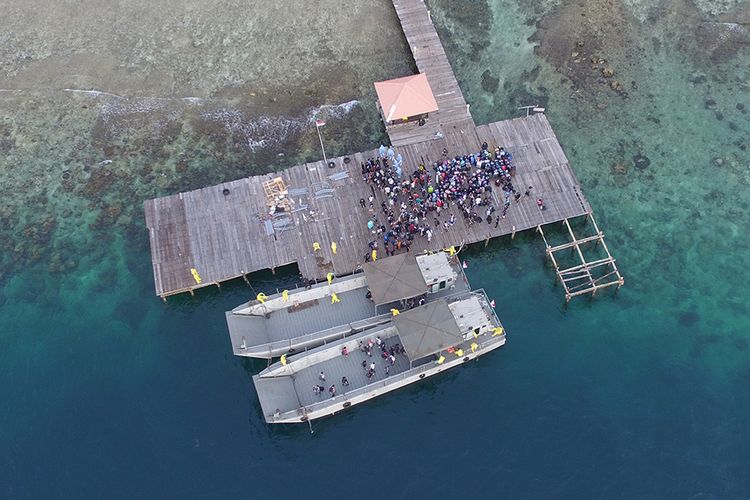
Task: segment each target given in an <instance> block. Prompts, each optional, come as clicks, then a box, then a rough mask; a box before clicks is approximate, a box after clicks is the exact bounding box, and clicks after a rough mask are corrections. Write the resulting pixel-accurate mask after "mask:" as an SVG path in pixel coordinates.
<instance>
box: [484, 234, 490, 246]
mask: <svg viewBox="0 0 750 500" xmlns="http://www.w3.org/2000/svg"><path fill="white" fill-rule="evenodd" d="M489 244H490V235H489V234H488V235H487V239H486V240H484V248H487V245H489Z"/></svg>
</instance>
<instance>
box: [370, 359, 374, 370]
mask: <svg viewBox="0 0 750 500" xmlns="http://www.w3.org/2000/svg"><path fill="white" fill-rule="evenodd" d="M370 370H372V371H375V362H374V361H373V362H372V363H370Z"/></svg>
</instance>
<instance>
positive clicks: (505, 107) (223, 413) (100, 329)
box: [0, 0, 750, 498]
mask: <svg viewBox="0 0 750 500" xmlns="http://www.w3.org/2000/svg"><path fill="white" fill-rule="evenodd" d="M274 5H275V7H272V8H270V7H268V6H267V5H266V3H264V2H249V3H248V2H243V3H240V2H232V1H228V0H217V1H214V2H208V3H206V2H197V1H188V2H185V1H183V2H169V3H166V4H165V3H160V4H159V5H158V6H155V5H152V4H151V3H148V2H136V3H128V4H127V5H126V4H122V5H120V4H111V3H107V2H101V1H97V0H92V1H90V2H86V3H84V4H81V7H76V8H71V7H70V6H69V5H67V4H65V5H63V4H61V5H59V6H51V7H50V6H48V5H46V3H44V4H43V3H41V2H31V3H28V2H23V3H22V2H12V4H11V5H9V6H7V7H8V8H7V9H6V10H7V12H9V14H8V15H7V16H4V17H3V18H2V19H0V33H1V34H0V41H2V42H3V43H0V61H3V62H2V66H0V88H1V89H3V90H2V91H0V111H2V113H1V114H0V116H2V120H1V121H0V175H2V177H1V178H2V183H0V193H2V195H3V198H4V200H6V201H5V203H4V205H3V207H0V276H1V277H0V286H1V287H2V289H0V318H2V323H3V328H2V331H1V333H0V339H2V349H0V363H1V364H2V367H3V369H2V374H3V375H2V377H0V396H1V397H2V400H3V402H4V404H3V405H2V408H1V409H0V424H1V425H0V449H2V450H3V451H2V452H1V453H0V471H1V472H0V491H2V494H3V496H4V497H7V498H57V497H100V496H103V495H106V496H107V497H123V498H132V497H134V496H138V497H156V496H183V497H208V496H211V497H228V496H230V495H243V496H252V497H257V496H269V495H277V496H282V497H286V496H292V495H297V494H302V490H300V488H306V489H305V490H304V494H305V495H306V496H324V495H325V496H329V495H330V494H331V493H334V494H340V495H348V494H351V493H352V492H353V491H356V492H357V494H358V495H364V496H367V497H371V496H372V497H374V496H382V495H384V494H387V495H388V496H394V495H396V496H398V497H406V496H410V497H423V496H427V495H431V496H433V495H440V496H447V495H462V496H468V495H481V496H491V495H492V496H495V494H496V493H494V492H502V493H503V494H505V495H506V496H509V497H528V498H540V497H563V496H565V497H572V496H576V497H595V498H601V497H614V496H619V497H634V496H638V497H653V498H666V497H673V498H684V497H686V496H696V495H702V496H708V497H712V498H738V497H747V496H748V491H750V480H748V479H747V474H746V473H745V472H744V471H745V469H746V468H747V463H748V461H750V444H749V443H750V434H749V433H748V429H747V415H748V414H750V396H749V395H748V391H747V390H746V388H747V383H748V382H749V381H750V350H749V349H748V346H750V334H748V326H750V325H749V324H748V320H747V305H746V303H747V296H748V294H747V292H746V288H747V287H746V285H745V283H746V282H747V280H748V277H749V276H748V271H747V269H748V264H750V262H748V261H749V260H750V252H749V250H750V237H749V236H748V233H747V231H746V229H745V228H746V227H747V224H748V222H750V221H749V220H748V219H749V218H750V216H749V215H748V203H750V191H749V190H748V182H749V181H750V157H749V155H748V153H747V137H748V136H750V122H749V118H748V115H747V110H746V109H745V108H747V107H749V106H750V99H748V83H747V82H748V81H750V80H749V79H748V76H749V75H748V72H749V68H750V54H748V43H747V41H748V34H747V28H746V26H747V21H748V18H749V17H750V16H749V14H748V12H749V9H750V6H749V5H748V3H747V2H731V1H725V2H701V3H697V2H696V3H695V4H693V3H684V2H679V1H678V2H658V1H655V0H654V1H650V2H645V1H644V2H635V1H632V0H630V1H625V0H623V1H622V2H616V1H594V2H586V3H585V4H583V5H581V4H577V3H570V2H545V1H541V0H540V1H536V2H531V3H528V2H513V1H510V0H502V1H501V0H492V1H487V2H484V1H476V2H474V1H468V0H465V1H460V2H457V1H449V0H433V1H431V2H430V9H431V11H432V14H433V19H435V20H436V23H437V24H438V26H439V28H440V33H441V36H442V37H443V40H444V42H445V45H446V50H447V52H448V56H449V58H450V59H451V62H452V64H453V65H454V68H455V69H456V71H457V74H458V75H459V79H460V83H461V86H462V89H463V90H464V93H465V94H466V95H467V98H468V100H469V101H470V102H471V104H472V113H473V114H474V116H475V118H476V119H477V121H478V122H488V121H492V120H498V119H503V118H508V117H511V116H517V115H518V114H519V113H520V111H518V109H517V108H518V107H520V106H524V105H530V104H535V105H537V104H538V105H541V106H544V107H546V108H547V114H548V116H549V118H550V121H551V122H552V124H553V126H554V128H555V130H556V132H557V135H558V137H559V139H560V140H561V142H562V143H563V145H564V147H565V150H566V152H567V154H568V157H569V159H570V161H571V163H572V165H573V168H574V170H575V171H576V173H577V174H578V177H579V179H580V181H581V184H582V186H583V188H584V192H585V193H586V196H587V197H588V199H589V201H590V202H591V204H592V206H593V207H594V210H595V214H596V216H597V221H598V222H599V224H600V225H601V226H602V228H603V229H604V231H605V233H606V235H607V242H608V244H609V246H610V249H611V250H612V252H613V254H614V256H615V257H616V258H617V259H618V263H619V266H620V268H621V270H622V272H623V273H624V275H625V277H626V286H625V287H624V288H622V290H621V291H620V293H619V294H618V295H617V296H613V294H610V293H605V294H602V296H598V297H597V298H596V299H594V300H589V299H586V298H583V299H579V300H575V301H573V302H572V303H571V304H570V305H569V306H568V307H565V305H564V301H563V296H562V291H561V289H560V287H559V286H557V287H556V286H554V285H553V279H554V274H553V272H552V270H551V268H549V267H548V266H547V265H546V263H545V261H544V252H543V247H542V242H541V240H540V238H538V237H537V236H536V235H534V234H533V233H529V234H523V235H519V236H517V237H516V239H515V240H513V241H510V240H499V241H494V242H492V243H491V244H490V245H489V247H487V248H482V246H481V245H479V246H478V247H477V248H472V249H469V250H468V251H467V252H466V256H465V258H466V260H467V261H468V262H469V269H468V270H467V271H468V275H469V278H470V280H471V281H472V284H473V285H474V286H476V287H483V288H485V289H486V290H487V291H488V293H489V294H490V296H491V297H493V298H495V300H496V301H497V311H498V314H499V315H500V316H501V318H502V320H503V322H504V323H505V325H506V328H507V330H508V332H509V339H508V344H507V345H506V346H505V347H504V348H503V349H501V350H499V351H497V352H495V353H493V354H492V355H491V356H487V357H484V358H482V359H480V360H479V361H477V362H476V363H473V364H472V365H470V366H467V367H465V368H464V369H461V370H454V371H452V372H450V373H446V374H444V375H442V376H440V377H438V378H437V379H435V380H430V381H427V382H426V383H423V384H421V385H419V386H417V387H411V388H407V389H405V390H403V391H400V392H398V393H396V394H393V395H390V396H388V397H385V398H381V399H380V400H377V401H374V402H372V403H370V404H366V405H363V406H361V407H358V408H355V409H353V411H350V412H348V413H345V414H342V415H339V416H336V417H334V418H331V419H327V420H324V421H321V422H318V423H316V424H315V425H314V428H315V434H314V435H312V436H311V435H310V434H309V430H308V428H307V427H303V426H291V427H269V426H267V425H266V424H264V423H263V418H262V415H261V414H260V409H259V405H258V402H257V398H256V396H255V394H254V390H253V388H252V383H251V380H250V378H251V376H252V374H253V373H257V372H258V371H259V370H260V369H262V368H263V367H264V366H265V364H264V363H262V362H248V361H243V360H240V359H238V358H236V357H234V356H232V355H231V349H230V345H229V342H228V336H227V333H226V327H225V324H224V318H223V311H224V310H225V309H227V308H230V307H233V306H235V305H237V304H238V303H240V302H243V301H245V300H247V297H248V296H249V295H250V294H251V293H252V292H251V290H250V289H249V288H248V287H247V286H246V285H245V284H244V283H243V282H239V283H234V282H233V283H229V284H226V285H223V286H222V289H221V290H215V289H206V290H201V291H199V292H198V293H197V294H196V297H195V298H191V297H189V296H184V297H182V296H181V297H175V298H172V299H170V300H169V302H168V303H167V304H166V305H165V304H163V303H162V302H161V301H160V300H158V299H156V298H155V297H154V295H153V281H152V275H151V265H150V256H149V249H148V238H147V235H146V233H145V229H144V225H143V222H142V208H141V206H142V205H141V203H142V201H143V200H144V199H146V198H148V197H151V196H157V195H162V194H168V193H173V192H177V191H180V190H184V189H190V188H195V187H200V186H203V185H206V184H209V183H215V182H219V181H221V180H226V179H233V178H237V177H240V176H243V175H248V174H250V173H254V172H261V171H266V170H268V169H273V168H280V167H283V166H288V165H291V164H294V162H296V161H298V160H300V159H304V158H314V157H316V155H317V149H316V147H317V143H316V141H317V137H316V135H315V130H314V125H313V121H314V118H315V117H317V116H324V117H326V118H327V120H328V124H327V125H326V127H325V128H324V134H325V139H326V146H327V148H328V149H329V150H330V151H331V154H334V153H344V152H347V151H353V150H361V149H363V148H365V147H372V146H373V145H375V144H376V143H377V141H378V140H380V139H381V138H382V137H383V131H382V130H381V129H380V128H379V127H377V125H376V124H377V113H376V111H375V104H374V92H373V91H372V87H371V83H372V81H374V80H379V79H386V78H390V77H394V76H399V75H403V74H407V73H409V72H411V71H412V62H411V61H410V60H409V58H408V52H407V50H408V49H407V47H406V43H405V41H404V40H403V36H402V35H401V34H400V31H399V29H398V24H397V19H396V17H395V14H394V13H393V9H392V8H391V7H390V2H387V1H385V0H378V1H377V2H368V3H367V6H364V3H362V5H360V4H356V5H354V4H351V3H349V2H342V1H339V0H323V1H321V2H318V3H316V5H315V9H316V11H317V12H315V14H316V15H315V16H309V15H304V14H301V13H308V12H309V11H310V5H309V3H308V2H301V1H298V0H284V1H283V2H277V3H276V4H274ZM574 53H577V54H575V55H574ZM592 58H596V60H599V59H605V61H606V62H605V63H598V64H596V65H592V63H591V60H592ZM594 66H595V67H594ZM610 67H611V68H612V69H613V70H614V76H613V77H611V78H605V77H604V76H603V75H602V69H604V68H610ZM612 80H617V81H618V82H619V83H620V86H617V85H615V88H616V89H617V90H613V88H612ZM66 89H68V90H67V91H66ZM70 90H76V91H75V92H73V91H70ZM92 90H93V91H95V92H91V91H92ZM80 91H85V92H80ZM352 101H356V102H352ZM321 106H323V107H322V108H321ZM280 153H283V155H280ZM637 155H643V156H646V157H647V158H648V159H649V161H650V162H649V164H648V166H646V167H645V168H636V164H635V161H634V157H636V156H637ZM641 166H642V165H641ZM550 231H552V232H554V229H552V228H550ZM295 280H296V276H295V271H294V270H288V271H285V272H284V273H282V274H281V275H277V276H276V277H273V276H271V275H270V273H269V274H262V273H261V274H259V275H257V276H256V279H255V280H253V287H254V289H257V290H261V289H262V290H272V289H274V288H275V287H277V286H279V287H280V286H284V285H286V284H289V283H293V282H294V281H295ZM396 471H397V472H396ZM394 474H396V476H395V477H394ZM342 476H346V477H342ZM352 477H354V478H359V479H355V481H351V480H347V479H351V478H352ZM379 484H383V486H378V485H379ZM385 484H387V485H391V486H388V487H387V490H386V491H383V489H384V488H385V486H384V485H385ZM310 488H311V489H310Z"/></svg>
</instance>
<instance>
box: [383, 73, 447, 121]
mask: <svg viewBox="0 0 750 500" xmlns="http://www.w3.org/2000/svg"><path fill="white" fill-rule="evenodd" d="M375 91H376V92H377V93H378V101H379V102H380V112H381V113H382V115H383V119H384V120H385V123H386V125H395V124H397V123H406V122H411V121H419V120H423V119H425V118H427V115H428V114H429V113H432V112H434V111H437V110H438V105H437V102H435V96H433V95H432V88H430V83H429V82H428V81H427V76H425V74H424V73H418V74H416V75H411V76H404V77H402V78H396V79H394V80H387V81H384V82H375Z"/></svg>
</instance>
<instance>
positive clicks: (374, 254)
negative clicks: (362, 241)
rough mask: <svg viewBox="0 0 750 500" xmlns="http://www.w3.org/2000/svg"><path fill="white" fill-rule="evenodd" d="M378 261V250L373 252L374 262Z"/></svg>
mask: <svg viewBox="0 0 750 500" xmlns="http://www.w3.org/2000/svg"><path fill="white" fill-rule="evenodd" d="M376 260H378V251H377V250H373V251H372V261H373V262H375V261H376Z"/></svg>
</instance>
